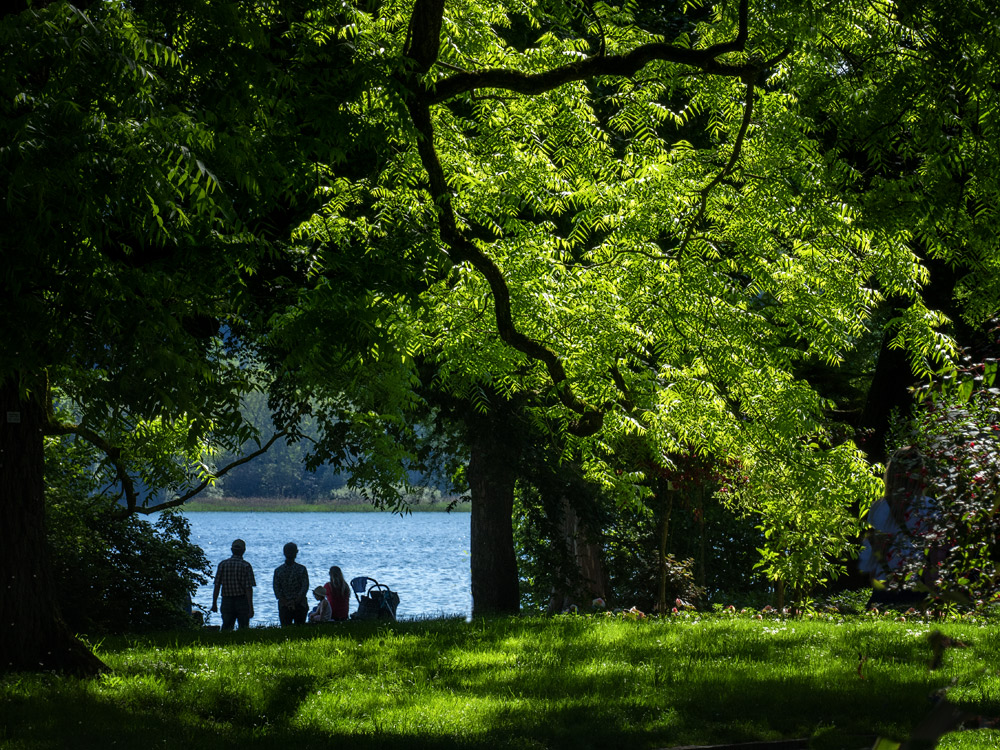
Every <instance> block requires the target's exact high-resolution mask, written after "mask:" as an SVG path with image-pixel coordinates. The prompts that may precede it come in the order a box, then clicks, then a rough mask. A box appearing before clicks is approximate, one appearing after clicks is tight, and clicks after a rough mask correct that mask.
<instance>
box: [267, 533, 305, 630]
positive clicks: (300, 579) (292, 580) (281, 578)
mask: <svg viewBox="0 0 1000 750" xmlns="http://www.w3.org/2000/svg"><path fill="white" fill-rule="evenodd" d="M282 551H283V552H284V553H285V564H284V565H279V566H278V567H277V568H275V570H274V597H275V599H277V600H278V620H279V622H281V624H282V625H303V624H305V621H306V613H307V612H308V611H309V602H308V600H307V599H306V592H307V591H309V573H308V572H307V571H306V566H305V565H302V564H300V563H297V562H295V557H296V555H298V554H299V548H298V546H296V544H295V542H289V543H288V544H286V545H285V548H284V549H283V550H282Z"/></svg>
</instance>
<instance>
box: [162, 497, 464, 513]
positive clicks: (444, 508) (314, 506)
mask: <svg viewBox="0 0 1000 750" xmlns="http://www.w3.org/2000/svg"><path fill="white" fill-rule="evenodd" d="M450 504H451V503H450V502H434V503H426V502H425V503H414V504H412V505H407V506H405V508H404V510H403V512H410V513H449V512H451V513H469V512H470V511H471V510H472V506H471V505H470V504H469V503H468V502H458V503H456V504H455V505H454V507H452V508H451V510H449V505H450ZM178 510H180V511H183V512H185V513H397V512H399V511H394V510H392V509H390V508H376V507H375V506H374V505H372V504H371V503H365V502H359V503H329V502H327V503H305V502H302V501H300V500H298V499H294V500H292V499H262V498H232V499H220V500H209V501H203V500H202V501H199V500H191V501H189V502H187V503H184V505H182V506H180V507H179V508H178Z"/></svg>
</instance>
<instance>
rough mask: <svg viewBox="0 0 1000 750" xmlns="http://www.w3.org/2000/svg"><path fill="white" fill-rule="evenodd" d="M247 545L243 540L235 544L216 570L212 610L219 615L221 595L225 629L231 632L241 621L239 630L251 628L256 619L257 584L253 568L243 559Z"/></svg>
mask: <svg viewBox="0 0 1000 750" xmlns="http://www.w3.org/2000/svg"><path fill="white" fill-rule="evenodd" d="M246 549H247V544H246V542H244V541H243V540H242V539H236V540H235V541H233V545H232V553H233V556H232V557H229V558H227V559H225V560H223V561H222V562H220V563H219V567H218V568H216V570H215V588H214V589H213V590H212V611H213V612H218V611H219V609H218V603H219V594H220V593H221V594H222V629H223V630H232V629H233V626H234V625H235V624H236V623H237V622H238V623H239V626H240V628H241V629H242V628H248V627H250V618H251V617H253V587H254V586H256V585H257V581H256V579H255V578H254V575H253V566H252V565H250V563H248V562H247V561H246V560H244V559H243V553H244V552H246Z"/></svg>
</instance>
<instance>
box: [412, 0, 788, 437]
mask: <svg viewBox="0 0 1000 750" xmlns="http://www.w3.org/2000/svg"><path fill="white" fill-rule="evenodd" d="M443 20H444V0H417V1H416V3H415V4H414V8H413V13H412V15H411V17H410V24H409V27H408V30H407V35H406V43H405V45H404V51H403V54H404V56H405V57H406V58H407V59H408V60H409V61H411V62H412V67H411V69H410V72H409V75H408V76H407V77H405V79H404V80H403V81H402V83H403V84H404V85H403V90H404V91H406V92H408V93H407V94H406V95H405V96H406V106H407V109H408V111H409V113H410V117H411V119H412V121H413V125H414V127H415V128H416V130H417V134H418V139H417V149H418V153H419V155H420V159H421V163H422V164H423V167H424V169H425V170H426V172H427V175H428V180H429V186H430V193H431V196H432V198H433V199H434V202H435V204H436V206H437V214H438V224H439V229H440V233H441V239H442V241H443V242H444V244H445V245H446V247H447V250H446V252H447V254H448V255H449V257H450V258H451V259H452V260H453V261H454V262H456V263H462V262H464V263H468V264H469V265H471V266H472V267H473V268H475V269H476V270H477V271H478V272H479V273H480V274H482V276H483V278H485V279H486V282H487V283H488V284H489V286H490V291H491V292H492V294H493V304H494V310H495V314H496V321H497V331H498V333H499V335H500V339H501V340H502V341H503V342H504V343H506V344H507V345H509V346H511V347H512V348H514V349H516V350H517V351H520V352H521V353H523V354H525V355H527V356H528V357H531V358H532V359H535V360H538V361H540V362H542V363H543V364H544V365H545V367H546V369H547V370H548V373H549V377H550V378H551V379H552V382H553V383H554V384H555V386H556V388H557V390H558V393H559V398H560V401H561V402H562V403H563V404H564V405H565V406H566V407H567V408H569V409H571V410H572V411H573V412H575V413H576V414H578V415H579V418H578V419H577V420H576V421H575V422H574V423H572V424H571V425H570V432H571V433H572V434H575V435H579V436H588V435H593V434H594V433H596V432H597V431H598V430H600V429H601V425H602V424H603V421H604V415H603V412H602V411H601V410H600V409H598V408H595V407H594V406H592V405H591V404H588V403H587V402H585V401H583V400H582V399H580V398H579V397H578V396H577V395H576V394H575V393H574V392H573V389H572V388H571V386H570V384H569V379H568V376H567V374H566V370H565V367H564V366H563V363H562V361H561V360H560V358H559V356H558V355H557V354H556V353H555V352H554V351H553V350H552V349H550V348H549V347H547V346H545V345H544V344H543V343H541V342H539V341H535V340H534V339H532V338H531V337H529V336H527V335H525V334H524V333H522V332H520V331H519V330H517V327H516V326H515V325H514V319H513V314H512V312H511V303H510V289H509V288H508V286H507V280H506V279H505V278H504V275H503V272H502V271H501V270H500V268H499V267H498V266H497V264H496V263H495V262H494V261H493V259H492V258H490V257H489V256H488V255H486V254H485V253H484V252H483V251H482V250H480V249H479V248H478V247H477V246H476V244H475V243H474V242H473V241H472V240H471V239H469V238H468V237H466V236H465V235H464V234H463V233H462V231H461V230H460V229H459V227H458V223H457V221H456V219H455V213H454V210H453V208H452V205H451V192H450V190H449V189H448V183H447V180H446V178H445V175H444V169H443V168H442V166H441V161H440V159H439V158H438V154H437V150H436V148H435V145H434V125H433V121H432V119H431V107H432V106H433V105H435V104H440V103H442V102H445V101H447V100H449V99H452V98H454V97H456V96H460V95H462V94H466V93H469V92H472V91H474V90H475V89H481V88H486V89H501V90H506V91H511V92H514V93H518V94H524V95H538V94H542V93H545V92H546V91H551V90H552V89H555V88H557V87H559V86H562V85H563V84H566V83H570V82H573V81H581V80H585V79H590V78H593V77H595V76H621V77H626V78H631V77H633V76H635V75H636V74H637V73H638V72H639V71H640V70H642V69H643V68H644V67H645V66H646V65H648V64H649V63H651V62H654V61H663V62H671V63H677V64H680V65H687V66H690V67H692V68H696V69H698V70H701V71H702V72H704V73H708V74H714V75H724V76H734V77H739V78H741V79H742V80H743V81H745V82H746V83H747V89H748V91H747V102H746V105H745V109H744V118H743V123H742V127H741V128H740V134H739V137H738V139H737V143H736V144H735V148H734V150H733V154H732V156H731V158H730V160H729V164H727V165H726V168H725V169H724V170H723V172H722V173H721V174H720V175H719V176H718V177H717V178H716V179H715V180H713V181H712V183H710V184H709V185H708V186H707V187H706V188H705V189H704V191H702V206H704V203H705V201H706V200H707V194H708V192H709V191H710V190H711V189H712V188H713V187H714V186H715V185H717V184H718V182H719V181H720V180H721V179H722V176H724V175H725V174H726V173H727V172H729V171H730V170H731V169H732V168H733V166H735V163H736V161H737V159H738V158H739V153H740V146H741V145H742V140H743V138H744V136H745V135H746V131H747V128H748V126H749V120H750V115H751V112H752V106H753V88H754V82H755V81H756V79H757V77H758V75H759V74H760V71H761V70H762V69H763V68H764V65H761V64H759V63H758V64H752V63H747V64H742V65H731V64H728V63H724V62H720V61H719V60H718V59H717V58H718V57H719V56H720V55H723V54H725V53H728V52H739V51H742V50H743V49H744V48H745V46H746V42H747V38H748V33H749V31H748V30H749V2H748V0H740V6H739V21H738V30H737V34H736V36H735V37H734V38H733V39H732V40H730V41H728V42H725V43H722V44H716V45H713V46H711V47H708V48H706V49H702V50H694V49H687V48H683V47H677V46H674V45H671V44H665V43H653V44H646V45H643V46H641V47H638V48H636V49H635V50H633V51H631V52H629V53H627V54H623V55H610V56H608V55H601V56H598V57H591V58H588V59H586V60H581V61H577V62H573V63H569V64H567V65H563V66H560V67H557V68H553V69H552V70H548V71H545V72H542V73H534V74H526V73H521V72H518V71H512V70H503V69H493V70H482V71H472V72H459V73H456V74H454V75H452V76H449V77H447V78H445V79H443V80H441V81H437V82H435V83H434V86H433V88H428V87H427V86H426V85H425V84H424V83H423V81H422V78H423V77H424V76H425V75H426V74H427V73H428V72H429V71H430V69H431V67H432V66H433V65H434V63H435V62H436V61H437V58H438V53H439V50H440V44H441V39H440V37H441V29H442V26H443ZM785 54H787V53H785ZM774 62H775V61H773V60H772V61H769V63H767V64H773V63H774ZM703 212H704V208H702V211H701V212H699V215H700V214H701V213H703Z"/></svg>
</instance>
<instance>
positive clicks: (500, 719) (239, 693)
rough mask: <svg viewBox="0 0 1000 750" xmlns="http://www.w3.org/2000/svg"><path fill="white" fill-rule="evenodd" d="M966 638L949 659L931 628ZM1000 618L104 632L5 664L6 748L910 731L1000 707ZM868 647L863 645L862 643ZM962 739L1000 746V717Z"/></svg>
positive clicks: (618, 742) (635, 739) (552, 741)
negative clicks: (46, 665)
mask: <svg viewBox="0 0 1000 750" xmlns="http://www.w3.org/2000/svg"><path fill="white" fill-rule="evenodd" d="M934 629H939V630H941V631H942V632H944V633H945V634H946V635H948V636H950V637H952V638H954V639H960V640H961V641H962V642H963V643H964V644H965V647H964V648H952V649H949V650H948V651H947V652H946V653H945V657H944V661H943V665H942V666H941V668H940V669H936V670H931V669H930V668H929V662H930V660H931V648H930V645H929V641H928V635H929V633H930V632H931V631H932V630H934ZM998 632H1000V626H998V625H995V624H984V623H982V622H974V621H964V622H948V623H941V624H937V623H928V622H919V621H910V622H897V621H894V620H880V619H879V620H876V619H871V618H866V617H855V618H840V617H837V616H830V617H829V619H822V620H801V619H782V618H780V617H767V616H766V617H765V619H762V620H757V619H751V618H749V617H746V616H742V617H741V616H732V617H726V616H721V615H712V616H699V615H696V614H691V615H685V616H679V617H670V618H665V619H645V620H638V621H633V620H626V619H623V618H621V617H610V616H609V617H577V616H564V617H557V618H554V619H541V618H527V617H525V618H509V619H496V620H486V621H474V622H472V623H466V622H465V621H464V620H446V621H430V620H428V621H418V622H401V623H394V624H391V625H378V624H375V623H343V624H332V625H322V626H305V627H299V628H291V629H284V630H282V629H278V628H260V629H251V630H248V631H244V632H239V631H238V632H235V633H227V634H222V633H214V632H208V631H205V632H198V633H172V634H161V635H157V636H151V637H148V638H142V639H137V638H132V639H108V640H106V641H104V642H102V643H100V644H98V645H97V648H98V652H99V653H100V655H101V657H102V658H103V659H104V660H105V661H106V663H108V664H109V665H110V666H111V667H112V668H113V670H114V671H113V673H111V674H109V675H105V676H103V677H100V678H97V679H93V680H78V679H75V678H67V677H62V676H57V675H51V674H43V675H14V676H7V677H4V678H0V747H2V748H12V749H13V748H18V749H21V748H23V749H25V750H27V749H28V748H32V749H35V748H101V750H107V749H108V748H144V749H145V748H159V747H167V748H206V749H207V748H212V749H213V750H218V749H219V748H239V747H254V748H283V749H284V748H324V750H326V749H328V748H337V747H345V748H361V749H364V748H397V747H398V748H460V747H461V748H512V749H513V748H523V749H525V750H527V749H538V750H541V749H542V748H626V747H628V748H662V747H672V746H676V745H685V744H710V743H723V742H738V741H750V740H774V739H781V738H793V737H809V738H812V739H811V745H810V746H811V747H815V748H829V749H833V748H852V749H853V748H862V747H865V748H867V747H870V746H871V735H875V734H884V735H893V736H897V737H903V736H906V735H908V733H909V731H910V729H911V728H912V727H913V726H914V725H915V724H916V723H917V722H918V721H919V720H920V719H921V717H923V716H924V715H926V714H927V712H928V711H929V709H930V707H931V702H930V699H929V696H930V695H931V694H932V693H934V692H935V691H939V690H942V689H945V688H947V689H948V696H949V699H950V700H952V701H954V702H956V703H958V704H960V705H961V706H962V707H963V708H965V709H966V710H969V711H972V712H975V713H979V714H984V715H990V716H1000V676H998V671H997V667H998V665H1000V660H998V653H997V650H998V642H997V635H998ZM859 655H860V658H859ZM940 746H941V747H947V748H1000V732H998V731H993V730H976V731H965V732H957V733H954V734H951V735H949V736H947V737H946V738H945V740H944V741H943V742H942V744H941V745H940Z"/></svg>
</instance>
